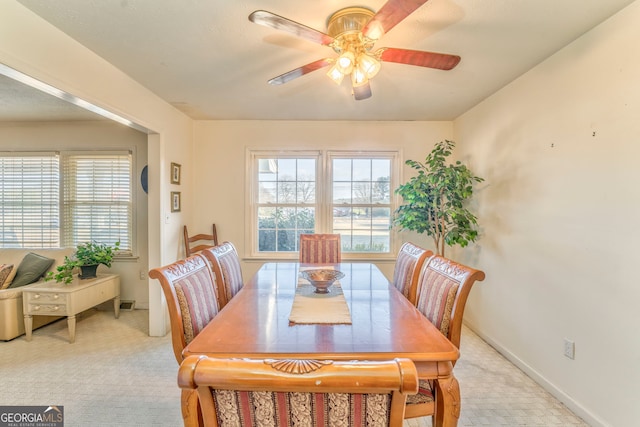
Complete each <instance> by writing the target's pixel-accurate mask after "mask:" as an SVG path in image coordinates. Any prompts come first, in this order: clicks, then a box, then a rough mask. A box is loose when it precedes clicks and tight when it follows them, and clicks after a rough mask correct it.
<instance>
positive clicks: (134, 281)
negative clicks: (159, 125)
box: [0, 121, 149, 308]
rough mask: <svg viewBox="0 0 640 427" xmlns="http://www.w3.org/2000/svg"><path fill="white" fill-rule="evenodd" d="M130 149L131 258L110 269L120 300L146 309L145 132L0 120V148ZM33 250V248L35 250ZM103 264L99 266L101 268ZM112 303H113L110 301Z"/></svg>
mask: <svg viewBox="0 0 640 427" xmlns="http://www.w3.org/2000/svg"><path fill="white" fill-rule="evenodd" d="M94 149H100V150H109V149H113V150H131V152H132V154H133V159H134V165H133V167H134V169H133V176H134V182H133V195H134V200H135V203H136V207H135V212H136V217H135V219H134V223H135V231H136V234H135V236H134V256H135V258H134V259H127V260H124V259H116V260H115V261H114V263H113V265H112V266H111V269H110V272H112V273H116V274H119V275H120V279H121V280H120V286H121V289H120V292H121V295H120V296H121V298H122V299H123V300H134V301H135V302H136V307H138V308H148V306H149V291H148V289H147V279H146V278H144V279H141V278H140V277H141V276H140V275H141V273H143V274H144V275H145V276H146V272H147V271H148V267H147V266H148V265H149V260H148V256H147V254H148V247H147V242H148V236H147V234H148V233H147V227H148V224H147V223H148V221H147V210H148V209H147V195H146V194H145V193H144V191H142V187H141V186H140V180H139V177H140V172H141V171H142V168H143V167H144V165H146V164H147V135H146V134H143V133H141V132H138V131H136V130H133V129H131V128H128V127H126V126H123V125H119V124H117V123H114V122H111V121H95V122H94V121H86V122H47V123H33V122H27V123H0V151H25V150H28V151H38V150H43V151H44V150H49V151H51V150H94ZM36 252H37V251H36ZM104 268H105V267H104V266H103V267H100V269H101V270H102V269H104ZM112 305H113V304H112Z"/></svg>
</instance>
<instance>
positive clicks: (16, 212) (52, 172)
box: [0, 153, 60, 248]
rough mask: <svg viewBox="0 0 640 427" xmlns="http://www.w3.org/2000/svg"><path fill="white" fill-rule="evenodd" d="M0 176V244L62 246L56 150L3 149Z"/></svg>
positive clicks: (5, 245) (0, 155)
mask: <svg viewBox="0 0 640 427" xmlns="http://www.w3.org/2000/svg"><path fill="white" fill-rule="evenodd" d="M0 177H2V180H1V181H0V247H25V248H55V247H59V246H60V199H59V196H60V194H59V190H58V188H59V183H60V170H59V157H58V155H57V153H37V154H28V155H25V154H6V153H2V154H0Z"/></svg>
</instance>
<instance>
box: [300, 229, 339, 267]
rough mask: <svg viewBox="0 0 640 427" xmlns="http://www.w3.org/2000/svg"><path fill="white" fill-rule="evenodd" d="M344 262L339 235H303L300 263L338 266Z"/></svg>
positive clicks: (301, 238) (301, 237)
mask: <svg viewBox="0 0 640 427" xmlns="http://www.w3.org/2000/svg"><path fill="white" fill-rule="evenodd" d="M341 260H342V248H341V244H340V235H339V234H301V235H300V262H301V263H303V264H337V263H339V262H340V261H341Z"/></svg>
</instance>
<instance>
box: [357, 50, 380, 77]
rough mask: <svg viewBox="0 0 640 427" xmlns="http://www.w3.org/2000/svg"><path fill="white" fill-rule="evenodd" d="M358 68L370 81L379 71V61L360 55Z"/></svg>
mask: <svg viewBox="0 0 640 427" xmlns="http://www.w3.org/2000/svg"><path fill="white" fill-rule="evenodd" d="M358 67H361V68H362V70H363V71H364V72H365V73H366V74H367V77H368V78H370V79H372V78H373V77H374V76H375V75H376V74H378V71H380V61H378V60H377V59H376V58H374V57H373V56H371V55H366V54H362V55H360V56H359V57H358Z"/></svg>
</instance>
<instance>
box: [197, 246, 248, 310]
mask: <svg viewBox="0 0 640 427" xmlns="http://www.w3.org/2000/svg"><path fill="white" fill-rule="evenodd" d="M202 254H203V255H204V256H205V257H206V258H207V259H208V260H209V262H210V263H211V266H212V268H213V272H214V274H215V276H216V282H217V284H218V295H219V296H220V308H221V309H222V308H223V307H224V306H225V305H227V303H228V302H229V301H231V298H233V297H234V296H235V294H237V293H238V292H239V291H240V289H242V287H243V286H244V281H243V279H242V270H241V268H240V257H239V256H238V251H236V248H235V246H233V243H231V242H224V243H222V244H221V245H218V246H216V247H215V248H209V249H204V250H203V251H202Z"/></svg>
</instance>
